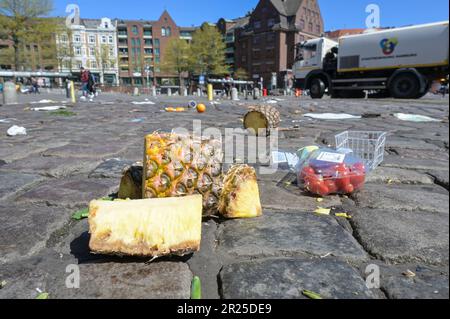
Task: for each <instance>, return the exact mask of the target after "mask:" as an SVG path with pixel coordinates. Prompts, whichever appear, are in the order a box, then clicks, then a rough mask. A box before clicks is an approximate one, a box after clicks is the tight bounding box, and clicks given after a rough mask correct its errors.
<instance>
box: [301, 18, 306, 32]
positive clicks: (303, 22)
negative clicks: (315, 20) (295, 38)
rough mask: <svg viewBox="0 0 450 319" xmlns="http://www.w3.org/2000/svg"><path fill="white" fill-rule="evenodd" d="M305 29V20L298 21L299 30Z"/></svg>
mask: <svg viewBox="0 0 450 319" xmlns="http://www.w3.org/2000/svg"><path fill="white" fill-rule="evenodd" d="M304 28H305V20H303V19H301V20H300V29H302V30H303V29H304Z"/></svg>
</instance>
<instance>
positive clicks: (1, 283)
mask: <svg viewBox="0 0 450 319" xmlns="http://www.w3.org/2000/svg"><path fill="white" fill-rule="evenodd" d="M5 286H6V280H3V281H2V282H0V289H2V288H3V287H5Z"/></svg>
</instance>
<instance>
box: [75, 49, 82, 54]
mask: <svg viewBox="0 0 450 319" xmlns="http://www.w3.org/2000/svg"><path fill="white" fill-rule="evenodd" d="M75 55H78V56H80V55H81V47H75Z"/></svg>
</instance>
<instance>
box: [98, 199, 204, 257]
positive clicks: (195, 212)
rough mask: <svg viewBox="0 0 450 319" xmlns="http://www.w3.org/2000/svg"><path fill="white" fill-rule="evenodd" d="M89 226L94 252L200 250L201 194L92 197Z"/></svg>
mask: <svg viewBox="0 0 450 319" xmlns="http://www.w3.org/2000/svg"><path fill="white" fill-rule="evenodd" d="M89 226H90V231H89V232H90V234H91V240H90V243H89V247H90V248H91V250H92V251H93V252H95V253H100V254H119V255H130V256H141V257H150V256H151V257H160V256H165V255H180V256H183V255H186V254H189V253H192V252H195V251H199V250H200V241H201V227H202V196H200V195H194V196H186V197H183V198H162V199H144V200H133V201H131V200H130V201H115V202H107V201H92V202H91V203H90V206H89Z"/></svg>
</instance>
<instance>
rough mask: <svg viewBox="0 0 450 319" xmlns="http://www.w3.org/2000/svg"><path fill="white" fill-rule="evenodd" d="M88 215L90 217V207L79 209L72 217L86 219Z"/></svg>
mask: <svg viewBox="0 0 450 319" xmlns="http://www.w3.org/2000/svg"><path fill="white" fill-rule="evenodd" d="M88 217H89V209H88V208H85V209H82V210H79V211H77V212H76V213H75V214H73V215H72V219H75V220H82V219H85V218H88Z"/></svg>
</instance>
